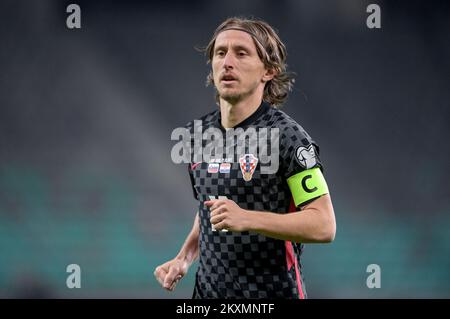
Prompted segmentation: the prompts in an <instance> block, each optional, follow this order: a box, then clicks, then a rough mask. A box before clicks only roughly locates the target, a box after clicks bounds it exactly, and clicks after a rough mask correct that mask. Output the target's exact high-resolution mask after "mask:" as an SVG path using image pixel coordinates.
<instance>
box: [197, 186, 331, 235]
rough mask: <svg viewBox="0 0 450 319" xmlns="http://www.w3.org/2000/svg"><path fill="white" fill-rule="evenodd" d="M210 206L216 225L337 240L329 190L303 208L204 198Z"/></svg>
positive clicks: (233, 228) (217, 227)
mask: <svg viewBox="0 0 450 319" xmlns="http://www.w3.org/2000/svg"><path fill="white" fill-rule="evenodd" d="M205 204H206V205H207V206H210V210H211V224H213V225H214V228H216V229H228V230H234V231H254V232H257V233H260V234H262V235H265V236H268V237H273V238H277V239H281V240H289V241H293V242H302V243H328V242H331V241H333V240H334V237H335V234H336V220H335V216H334V210H333V204H332V202H331V197H330V195H329V194H326V195H323V196H321V197H319V198H317V199H315V200H313V201H312V202H311V203H309V204H308V205H306V206H305V207H303V209H302V210H301V211H300V212H295V213H289V214H275V213H270V212H258V211H250V210H243V209H241V208H240V207H239V206H238V205H237V204H236V203H235V202H233V201H231V200H212V201H208V202H205Z"/></svg>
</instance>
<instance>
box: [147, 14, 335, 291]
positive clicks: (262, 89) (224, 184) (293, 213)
mask: <svg viewBox="0 0 450 319" xmlns="http://www.w3.org/2000/svg"><path fill="white" fill-rule="evenodd" d="M205 54H206V55H207V57H208V63H210V64H211V72H210V74H209V75H208V78H207V82H208V83H209V84H212V85H213V86H214V87H215V89H216V93H217V94H216V101H217V104H218V109H217V110H215V111H213V112H211V113H209V114H207V115H205V116H203V117H202V118H201V119H200V121H201V123H202V126H201V130H202V131H201V133H205V131H206V130H210V129H216V130H219V132H222V133H223V134H224V135H227V134H228V132H230V131H231V130H238V129H241V130H240V131H239V132H245V131H244V130H248V129H250V128H251V129H255V130H262V129H271V130H273V131H271V132H278V133H279V136H277V137H278V138H276V139H271V141H272V143H273V145H271V150H272V153H274V154H275V155H276V157H274V160H275V161H276V163H277V164H278V163H279V164H278V165H277V169H276V170H272V171H267V170H266V171H265V170H264V166H263V164H264V163H263V162H262V161H261V160H260V158H261V155H260V154H259V153H258V151H261V146H260V145H259V147H258V148H257V149H256V150H257V151H253V152H250V151H249V148H251V146H252V145H249V144H252V143H254V141H252V140H251V139H250V142H249V143H248V142H247V144H245V141H244V149H245V151H242V152H241V153H239V151H236V152H235V154H232V155H233V156H231V157H230V156H225V157H224V156H219V155H220V154H214V156H215V158H212V159H210V160H209V161H200V162H198V161H194V160H191V162H190V165H189V167H188V169H189V175H190V178H191V182H192V187H193V192H194V196H195V198H196V199H197V200H198V202H199V208H198V212H197V215H196V217H195V221H194V225H193V227H192V230H191V232H190V234H189V235H188V237H187V238H186V241H185V243H184V245H183V246H182V248H181V250H180V251H179V253H178V255H177V256H176V257H175V258H174V259H172V260H170V261H168V262H166V263H164V264H162V265H160V266H158V267H157V268H156V270H155V276H156V278H157V280H158V281H159V282H160V283H161V285H162V286H163V287H164V288H166V289H167V290H170V291H172V290H173V289H174V288H175V286H176V284H177V282H178V281H179V280H180V279H181V278H182V277H183V276H184V275H185V274H186V273H187V271H188V268H189V267H190V265H191V264H192V263H193V262H194V261H195V260H196V259H197V258H199V267H198V269H197V272H196V280H195V287H194V292H193V298H300V299H303V298H306V291H305V286H304V280H303V271H302V266H301V258H300V257H301V254H302V250H303V244H304V243H329V242H331V241H333V240H334V237H335V232H336V222H335V216H334V210H333V205H332V202H331V198H330V195H329V191H328V187H327V184H326V181H325V178H324V176H323V166H322V164H321V161H320V159H319V147H318V145H317V144H316V143H315V142H314V141H313V140H312V139H311V137H310V136H309V135H308V134H307V133H306V132H305V130H304V129H303V128H302V127H301V126H300V125H299V124H298V123H297V122H296V121H294V120H293V119H292V118H291V117H289V116H288V115H287V114H286V113H284V112H283V111H281V110H279V108H278V107H279V106H280V105H282V104H283V103H284V102H285V100H286V99H287V96H288V92H289V91H290V90H291V87H292V84H293V82H294V80H293V76H292V74H291V73H288V72H287V71H286V48H285V46H284V44H283V43H282V42H281V40H280V38H279V36H278V35H277V33H276V32H275V31H274V29H273V28H272V27H271V26H270V25H269V24H267V23H266V22H264V21H260V20H253V19H245V18H229V19H227V20H226V21H224V22H223V23H222V24H221V25H220V26H219V27H218V28H217V29H216V31H215V32H214V34H213V36H212V38H211V41H210V42H209V44H208V46H207V47H206V48H205ZM194 122H195V121H193V122H190V123H189V124H188V125H187V129H189V131H190V132H193V131H195V123H194ZM194 135H195V134H194ZM275 135H276V134H275ZM200 136H202V134H200ZM238 140H239V136H238ZM273 141H275V142H273ZM225 142H228V141H224V143H225ZM202 145H203V144H202ZM227 146H228V144H227ZM253 146H254V145H253ZM274 146H275V148H274ZM238 149H239V148H238ZM241 150H242V148H241ZM253 150H255V148H253ZM274 150H275V151H274ZM272 155H273V154H272ZM214 156H213V157H214ZM278 161H279V162H278Z"/></svg>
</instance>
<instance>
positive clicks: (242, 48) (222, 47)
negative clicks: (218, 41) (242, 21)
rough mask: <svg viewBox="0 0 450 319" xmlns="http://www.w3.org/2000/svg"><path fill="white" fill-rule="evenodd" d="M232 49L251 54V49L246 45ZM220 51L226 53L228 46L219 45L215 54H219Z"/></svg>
mask: <svg viewBox="0 0 450 319" xmlns="http://www.w3.org/2000/svg"><path fill="white" fill-rule="evenodd" d="M232 49H233V50H235V51H240V50H244V51H247V52H251V50H250V48H249V47H247V46H245V45H242V44H237V45H233V47H232ZM219 50H224V51H226V50H228V46H226V45H219V46H217V47H216V48H214V52H217V51H219Z"/></svg>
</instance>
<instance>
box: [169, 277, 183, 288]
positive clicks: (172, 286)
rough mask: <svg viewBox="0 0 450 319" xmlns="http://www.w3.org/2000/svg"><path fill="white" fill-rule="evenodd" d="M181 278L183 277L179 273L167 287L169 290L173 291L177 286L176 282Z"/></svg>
mask: <svg viewBox="0 0 450 319" xmlns="http://www.w3.org/2000/svg"><path fill="white" fill-rule="evenodd" d="M181 278H183V276H181V275H178V276H177V278H175V280H174V281H173V283H172V285H171V286H170V288H169V290H170V291H173V290H174V289H175V287H176V286H177V284H178V282H179V281H180V280H181Z"/></svg>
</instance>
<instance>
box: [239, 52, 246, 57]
mask: <svg viewBox="0 0 450 319" xmlns="http://www.w3.org/2000/svg"><path fill="white" fill-rule="evenodd" d="M246 55H247V52H246V51H243V50H241V51H239V52H238V56H240V57H244V56H246Z"/></svg>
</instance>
